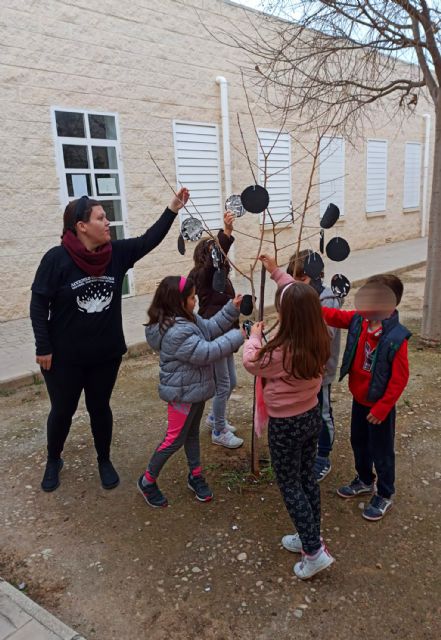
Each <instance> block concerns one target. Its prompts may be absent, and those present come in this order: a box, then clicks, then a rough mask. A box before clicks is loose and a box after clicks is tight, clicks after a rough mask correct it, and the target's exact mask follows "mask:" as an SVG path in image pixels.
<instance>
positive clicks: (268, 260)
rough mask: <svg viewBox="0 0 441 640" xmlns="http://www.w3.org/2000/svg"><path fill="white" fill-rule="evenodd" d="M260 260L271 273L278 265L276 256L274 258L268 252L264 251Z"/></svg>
mask: <svg viewBox="0 0 441 640" xmlns="http://www.w3.org/2000/svg"><path fill="white" fill-rule="evenodd" d="M259 260H260V262H261V263H262V264H263V266H264V267H265V269H266V270H267V271H268V273H270V274H272V272H273V271H275V269H277V267H278V264H277V262H276V260H275V258H272V257H271V256H269V255H268V254H267V253H262V255H260V256H259Z"/></svg>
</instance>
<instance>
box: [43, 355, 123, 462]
mask: <svg viewBox="0 0 441 640" xmlns="http://www.w3.org/2000/svg"><path fill="white" fill-rule="evenodd" d="M120 364H121V358H117V359H115V360H109V361H107V362H101V363H100V364H93V365H88V366H86V365H75V364H68V363H63V362H57V360H55V361H53V363H52V367H51V368H50V370H49V371H43V370H42V373H43V376H44V379H45V382H46V387H47V390H48V393H49V398H50V401H51V411H50V413H49V416H48V419H47V451H48V458H50V459H58V458H59V457H60V456H61V452H62V451H63V447H64V443H65V441H66V438H67V435H68V433H69V429H70V425H71V424H72V417H73V415H74V413H75V411H76V410H77V406H78V401H79V399H80V396H81V392H82V391H83V389H84V395H85V399H86V408H87V411H88V412H89V416H90V426H91V428H92V434H93V440H94V443H95V449H96V451H97V454H98V461H99V462H103V461H105V460H108V459H109V456H110V443H111V441H112V426H113V417H112V410H111V409H110V405H109V402H110V396H111V395H112V391H113V387H114V385H115V382H116V377H117V375H118V369H119V366H120Z"/></svg>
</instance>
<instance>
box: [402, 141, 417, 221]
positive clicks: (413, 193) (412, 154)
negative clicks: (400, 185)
mask: <svg viewBox="0 0 441 640" xmlns="http://www.w3.org/2000/svg"><path fill="white" fill-rule="evenodd" d="M420 184H421V145H420V143H419V142H406V147H405V153H404V192H403V209H417V208H419V206H420Z"/></svg>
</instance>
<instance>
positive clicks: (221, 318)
mask: <svg viewBox="0 0 441 640" xmlns="http://www.w3.org/2000/svg"><path fill="white" fill-rule="evenodd" d="M238 317H239V309H237V308H236V307H235V306H234V304H233V303H232V302H231V301H230V302H228V303H227V304H226V305H225V306H224V307H223V308H222V309H221V310H220V311H218V313H216V315H214V316H213V317H212V318H209V319H204V318H201V316H199V315H197V314H195V320H196V322H195V323H193V322H189V321H188V320H186V319H185V318H176V322H175V324H174V325H173V326H172V327H170V328H169V329H167V330H166V331H165V333H161V332H160V331H159V326H158V324H154V325H151V326H147V327H146V329H145V336H146V339H147V342H148V343H149V345H150V346H151V347H152V349H154V350H155V351H159V354H160V355H159V367H160V370H159V387H158V389H159V396H160V398H161V399H162V400H165V401H166V402H202V401H204V400H208V399H209V398H212V397H213V396H214V394H215V384H214V372H213V363H214V362H216V361H217V360H220V359H221V358H224V357H226V356H229V355H230V354H231V353H233V352H234V351H236V350H237V349H238V348H239V347H240V346H241V345H242V344H243V341H244V338H243V335H242V333H241V332H240V331H239V329H232V330H230V331H228V329H230V328H231V325H232V324H233V322H234V321H235V320H237V318H238Z"/></svg>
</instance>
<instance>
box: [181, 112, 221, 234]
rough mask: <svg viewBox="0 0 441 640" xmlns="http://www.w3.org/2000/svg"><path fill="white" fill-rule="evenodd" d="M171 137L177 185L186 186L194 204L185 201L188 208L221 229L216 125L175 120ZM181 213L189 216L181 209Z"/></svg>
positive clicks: (210, 224)
mask: <svg viewBox="0 0 441 640" xmlns="http://www.w3.org/2000/svg"><path fill="white" fill-rule="evenodd" d="M173 137H174V144H175V160H176V181H177V184H178V188H179V187H181V186H185V187H188V189H189V190H190V197H191V199H192V201H193V203H194V204H192V203H191V202H189V203H188V205H187V209H188V211H189V212H190V213H191V214H192V215H194V216H195V218H198V219H201V217H202V220H203V221H204V222H205V224H206V225H207V226H208V227H209V228H210V229H218V228H220V227H221V226H222V220H223V211H224V207H223V205H222V191H221V176H220V160H219V133H218V128H217V125H215V124H205V123H198V122H179V121H174V122H173ZM199 214H200V215H199ZM181 215H182V218H183V219H185V218H187V217H188V213H187V212H186V211H185V210H184V209H181Z"/></svg>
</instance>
